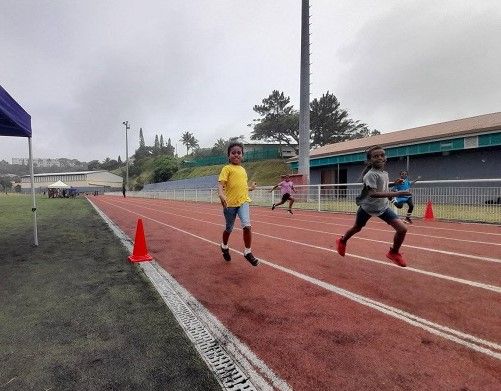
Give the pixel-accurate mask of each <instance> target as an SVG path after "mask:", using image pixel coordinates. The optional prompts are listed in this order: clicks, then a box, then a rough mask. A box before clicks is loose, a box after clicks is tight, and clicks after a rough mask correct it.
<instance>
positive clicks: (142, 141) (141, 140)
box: [139, 128, 146, 148]
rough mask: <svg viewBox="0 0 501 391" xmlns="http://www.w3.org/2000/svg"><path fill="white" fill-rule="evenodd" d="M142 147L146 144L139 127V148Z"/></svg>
mask: <svg viewBox="0 0 501 391" xmlns="http://www.w3.org/2000/svg"><path fill="white" fill-rule="evenodd" d="M144 147H146V144H145V143H144V137H143V128H139V148H144Z"/></svg>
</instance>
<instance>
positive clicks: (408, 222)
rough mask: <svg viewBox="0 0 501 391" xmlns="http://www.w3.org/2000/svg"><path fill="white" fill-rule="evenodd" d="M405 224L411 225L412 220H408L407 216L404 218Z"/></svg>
mask: <svg viewBox="0 0 501 391" xmlns="http://www.w3.org/2000/svg"><path fill="white" fill-rule="evenodd" d="M405 222H406V223H407V224H412V220H411V218H410V217H409V216H407V217H406V218H405Z"/></svg>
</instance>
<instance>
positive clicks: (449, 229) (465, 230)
mask: <svg viewBox="0 0 501 391" xmlns="http://www.w3.org/2000/svg"><path fill="white" fill-rule="evenodd" d="M167 201H172V200H167ZM257 206H259V205H257ZM297 210H298V211H299V212H308V210H305V209H297ZM315 213H319V214H325V213H331V214H332V215H334V216H335V215H339V214H340V213H342V212H331V211H321V212H318V211H315ZM266 216H269V215H267V214H266ZM301 216H306V217H313V218H317V217H318V216H315V215H312V214H307V213H301ZM353 216H355V214H354V213H353ZM277 217H279V218H283V219H287V218H288V217H282V216H277ZM335 217H337V216H335ZM353 220H354V219H353ZM353 220H351V221H353ZM305 221H311V220H305ZM339 221H340V223H333V222H330V221H325V220H315V222H318V223H321V224H334V225H343V226H344V225H349V224H350V222H349V220H348V219H344V218H343V219H339ZM342 222H345V223H344V224H343V223H342ZM374 223H375V224H378V225H379V224H380V225H383V224H385V223H383V222H380V221H378V220H376V221H375V222H374ZM452 223H453V224H464V225H481V226H486V225H487V226H490V225H492V226H493V227H498V226H499V224H497V225H496V224H488V223H473V222H464V221H454V222H452ZM413 227H414V228H416V229H425V230H439V231H451V232H466V233H474V234H477V235H494V236H501V233H496V232H479V231H473V230H467V229H456V228H444V227H433V226H424V225H414V226H413ZM368 229H373V230H379V229H377V228H368ZM414 235H422V236H426V235H423V234H417V233H414ZM447 239H454V238H450V237H447Z"/></svg>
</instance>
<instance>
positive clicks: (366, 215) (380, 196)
mask: <svg viewBox="0 0 501 391" xmlns="http://www.w3.org/2000/svg"><path fill="white" fill-rule="evenodd" d="M385 163H386V156H385V153H384V150H383V148H382V147H380V146H378V145H376V146H373V147H370V148H369V149H368V150H367V167H366V168H365V169H364V171H363V173H362V174H363V184H364V187H363V189H362V193H361V194H360V196H358V197H357V205H358V206H359V207H358V211H357V216H356V220H355V224H354V225H353V227H351V228H350V229H349V230H348V231H346V233H345V234H344V235H343V236H341V237H340V238H338V239H336V249H337V252H338V253H339V255H341V256H343V257H344V254H345V252H346V242H348V240H349V239H350V238H351V237H352V236H353V235H355V234H356V233H357V232H360V231H361V230H362V228H363V227H364V226H365V225H366V224H367V221H369V219H370V218H371V217H372V216H378V217H379V218H380V219H381V220H383V221H385V222H386V223H388V224H389V225H391V226H392V227H393V228H394V229H395V231H396V232H395V236H394V237H393V246H392V247H391V248H390V251H388V253H387V254H386V257H387V258H389V259H391V260H392V261H393V262H394V263H396V264H397V265H399V266H402V267H405V266H406V262H405V260H404V258H403V257H402V254H400V252H399V250H400V246H401V245H402V243H403V242H404V239H405V234H406V233H407V227H406V226H405V224H404V223H403V222H402V221H401V220H400V219H399V218H398V216H397V214H396V213H395V212H393V210H391V208H390V202H389V199H388V198H389V197H394V196H410V195H411V193H410V192H409V191H408V190H401V191H397V192H391V191H390V190H389V179H388V173H387V172H386V171H384V170H383V168H384V165H385Z"/></svg>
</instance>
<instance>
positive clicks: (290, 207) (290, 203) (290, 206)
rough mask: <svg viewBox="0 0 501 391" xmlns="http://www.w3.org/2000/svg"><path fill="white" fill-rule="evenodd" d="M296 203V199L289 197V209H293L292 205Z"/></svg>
mask: <svg viewBox="0 0 501 391" xmlns="http://www.w3.org/2000/svg"><path fill="white" fill-rule="evenodd" d="M293 203H294V198H292V197H289V209H292V204H293Z"/></svg>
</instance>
